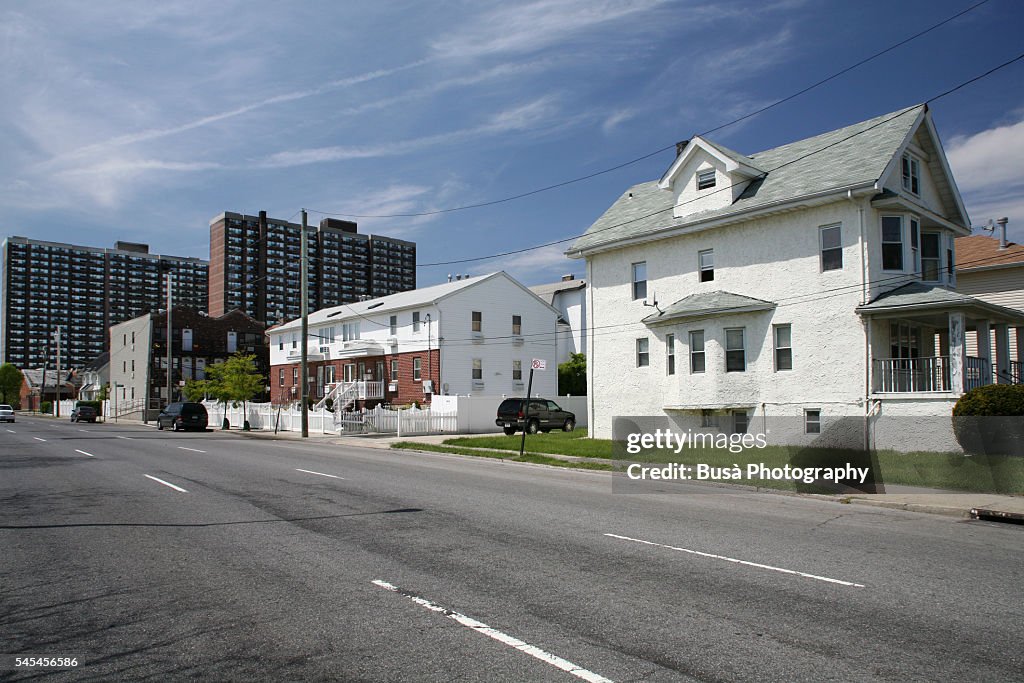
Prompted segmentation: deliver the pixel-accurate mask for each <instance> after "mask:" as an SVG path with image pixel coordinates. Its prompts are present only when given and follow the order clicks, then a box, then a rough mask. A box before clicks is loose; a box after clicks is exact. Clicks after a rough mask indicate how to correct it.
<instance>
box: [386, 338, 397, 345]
mask: <svg viewBox="0 0 1024 683" xmlns="http://www.w3.org/2000/svg"><path fill="white" fill-rule="evenodd" d="M388 346H398V337H388Z"/></svg>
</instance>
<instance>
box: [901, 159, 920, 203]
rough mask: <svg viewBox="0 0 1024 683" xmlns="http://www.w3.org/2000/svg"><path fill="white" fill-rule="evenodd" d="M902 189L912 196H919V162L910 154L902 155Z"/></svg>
mask: <svg viewBox="0 0 1024 683" xmlns="http://www.w3.org/2000/svg"><path fill="white" fill-rule="evenodd" d="M903 189H904V190H906V191H907V192H909V193H911V194H914V195H920V194H921V162H920V161H918V159H917V157H914V156H912V155H910V154H904V155H903Z"/></svg>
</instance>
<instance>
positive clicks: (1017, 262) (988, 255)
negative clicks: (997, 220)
mask: <svg viewBox="0 0 1024 683" xmlns="http://www.w3.org/2000/svg"><path fill="white" fill-rule="evenodd" d="M1007 266H1024V245H1020V244H1017V243H1015V242H1008V243H1007V245H1006V249H1000V248H999V240H997V239H996V238H994V237H988V236H987V235H971V236H970V237H960V238H957V240H956V269H957V271H958V272H961V273H969V272H971V271H972V270H986V269H988V268H1005V267H1007Z"/></svg>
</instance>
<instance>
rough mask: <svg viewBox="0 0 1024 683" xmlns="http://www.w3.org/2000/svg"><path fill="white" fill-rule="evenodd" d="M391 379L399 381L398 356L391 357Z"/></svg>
mask: <svg viewBox="0 0 1024 683" xmlns="http://www.w3.org/2000/svg"><path fill="white" fill-rule="evenodd" d="M391 381H392V382H397V381H398V359H397V358H392V359H391Z"/></svg>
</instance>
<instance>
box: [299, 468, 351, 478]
mask: <svg viewBox="0 0 1024 683" xmlns="http://www.w3.org/2000/svg"><path fill="white" fill-rule="evenodd" d="M295 471H296V472H305V473H306V474H319V475H320V476H321V477H330V478H331V479H341V480H342V481H345V477H337V476H335V475H333V474H324V473H323V472H314V471H313V470H300V469H299V468H298V467H296V468H295Z"/></svg>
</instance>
